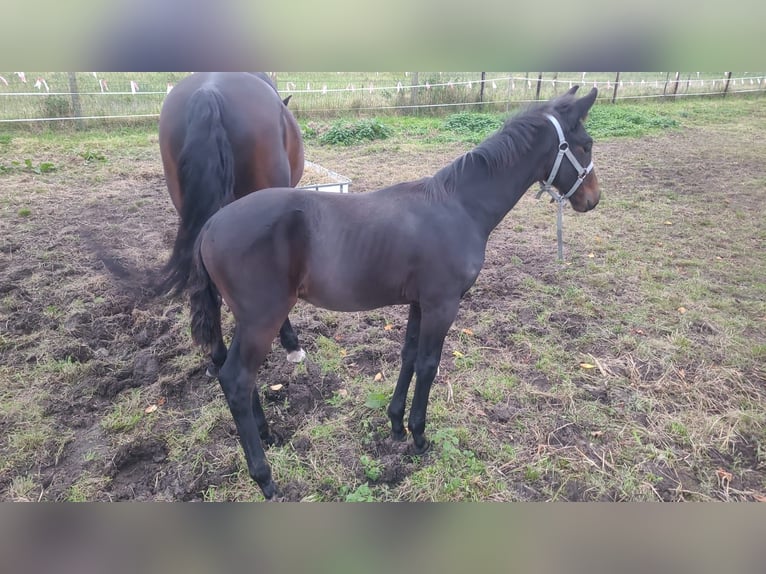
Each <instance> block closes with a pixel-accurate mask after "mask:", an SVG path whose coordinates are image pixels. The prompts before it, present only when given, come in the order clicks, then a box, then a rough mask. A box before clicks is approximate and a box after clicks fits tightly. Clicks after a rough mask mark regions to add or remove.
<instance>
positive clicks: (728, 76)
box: [721, 72, 731, 98]
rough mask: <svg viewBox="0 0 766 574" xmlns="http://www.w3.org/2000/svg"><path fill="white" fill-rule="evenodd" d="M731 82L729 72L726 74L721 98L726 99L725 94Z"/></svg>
mask: <svg viewBox="0 0 766 574" xmlns="http://www.w3.org/2000/svg"><path fill="white" fill-rule="evenodd" d="M730 81H731V72H726V85H725V86H724V87H723V95H722V96H721V97H722V98H725V97H726V92H728V91H729V82H730Z"/></svg>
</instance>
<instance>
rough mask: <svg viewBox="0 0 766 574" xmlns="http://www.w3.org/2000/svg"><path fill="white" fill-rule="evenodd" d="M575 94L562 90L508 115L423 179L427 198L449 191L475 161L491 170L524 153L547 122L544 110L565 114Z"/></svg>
mask: <svg viewBox="0 0 766 574" xmlns="http://www.w3.org/2000/svg"><path fill="white" fill-rule="evenodd" d="M576 100H577V98H576V97H575V96H573V95H570V94H565V95H563V96H560V97H559V98H557V99H555V100H553V101H550V102H545V103H542V104H533V105H531V106H529V107H527V108H525V109H523V110H522V111H521V112H519V113H518V114H516V115H514V116H512V117H510V118H508V119H507V120H506V121H505V123H504V124H503V126H502V127H501V128H500V129H499V130H498V131H497V132H495V133H494V134H492V135H491V136H489V137H488V138H487V139H485V140H484V141H483V142H481V143H480V144H479V145H478V146H476V147H475V148H474V149H472V150H471V151H469V152H467V153H465V154H463V155H462V156H460V157H459V158H457V159H456V160H455V161H453V162H452V163H451V164H449V165H447V166H445V167H443V168H442V169H440V170H439V171H438V172H436V173H435V174H434V176H433V177H432V178H431V179H430V180H429V181H428V182H427V183H426V191H427V194H428V197H429V198H433V199H436V198H438V197H440V196H442V195H444V194H448V193H452V192H453V191H454V189H455V184H456V182H457V180H458V179H459V176H460V175H461V174H462V173H463V171H465V170H466V169H468V166H470V165H472V164H473V163H474V162H475V161H477V160H480V161H484V163H485V164H486V166H487V169H489V172H490V173H496V172H497V171H499V170H501V169H505V168H507V167H511V166H513V165H514V164H516V163H517V162H518V161H519V158H521V157H522V156H524V155H525V154H527V153H528V152H529V151H530V150H531V149H532V145H533V143H534V141H535V136H536V134H537V132H538V130H539V129H540V127H541V126H544V125H546V124H547V122H548V119H547V118H546V117H545V115H546V114H549V113H552V112H553V111H554V110H556V111H558V112H559V113H560V114H562V113H563V114H566V112H567V110H569V108H570V107H571V106H572V105H573V104H574V102H575V101H576Z"/></svg>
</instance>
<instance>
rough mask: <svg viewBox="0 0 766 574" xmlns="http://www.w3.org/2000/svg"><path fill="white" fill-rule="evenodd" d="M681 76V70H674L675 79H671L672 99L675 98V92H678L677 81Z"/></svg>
mask: <svg viewBox="0 0 766 574" xmlns="http://www.w3.org/2000/svg"><path fill="white" fill-rule="evenodd" d="M680 78H681V72H676V79H675V80H673V99H675V97H676V94H677V93H678V82H679V80H680Z"/></svg>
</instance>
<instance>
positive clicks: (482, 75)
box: [479, 72, 487, 109]
mask: <svg viewBox="0 0 766 574" xmlns="http://www.w3.org/2000/svg"><path fill="white" fill-rule="evenodd" d="M486 78H487V72H482V73H481V87H480V88H479V102H481V103H482V104H483V103H484V80H485V79H486ZM479 107H480V108H481V109H484V106H483V105H482V106H479Z"/></svg>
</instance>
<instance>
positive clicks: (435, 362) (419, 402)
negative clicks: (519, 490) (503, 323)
mask: <svg viewBox="0 0 766 574" xmlns="http://www.w3.org/2000/svg"><path fill="white" fill-rule="evenodd" d="M459 304H460V300H459V299H458V300H456V301H450V302H448V303H443V304H441V305H438V306H436V307H433V308H426V309H423V311H422V319H421V323H420V336H419V338H418V350H417V358H416V359H415V375H416V380H415V392H414V394H413V397H412V407H411V408H410V417H409V421H408V423H407V428H408V429H409V430H410V432H411V433H412V440H413V441H414V443H415V454H422V453H424V452H425V451H427V450H428V447H429V444H428V441H427V440H426V437H425V429H426V409H427V407H428V395H429V393H430V392H431V385H432V384H433V382H434V378H435V377H436V373H437V371H438V370H439V362H440V361H441V356H442V347H443V346H444V338H445V337H446V336H447V331H449V328H450V326H451V325H452V323H453V321H454V320H455V317H456V316H457V310H458V306H459Z"/></svg>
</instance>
